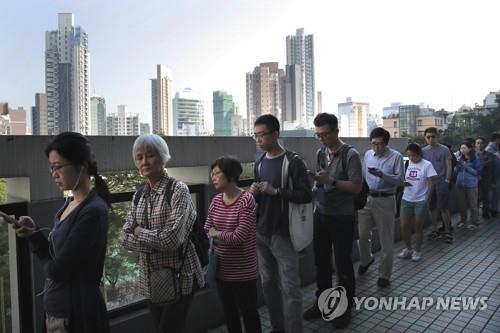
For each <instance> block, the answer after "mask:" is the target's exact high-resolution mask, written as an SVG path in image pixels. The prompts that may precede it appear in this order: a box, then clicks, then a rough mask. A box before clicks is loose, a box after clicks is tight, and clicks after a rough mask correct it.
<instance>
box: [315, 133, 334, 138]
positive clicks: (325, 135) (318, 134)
mask: <svg viewBox="0 0 500 333" xmlns="http://www.w3.org/2000/svg"><path fill="white" fill-rule="evenodd" d="M332 133H333V131H328V132H323V133H314V137H315V138H316V139H318V140H319V139H326V138H327V137H328V136H330V134H332Z"/></svg>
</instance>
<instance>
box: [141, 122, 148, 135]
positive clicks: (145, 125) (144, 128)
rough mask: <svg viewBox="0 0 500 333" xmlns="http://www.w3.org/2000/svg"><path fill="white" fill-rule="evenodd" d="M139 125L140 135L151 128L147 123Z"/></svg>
mask: <svg viewBox="0 0 500 333" xmlns="http://www.w3.org/2000/svg"><path fill="white" fill-rule="evenodd" d="M139 126H140V128H141V135H143V134H150V133H151V128H150V127H149V124H148V123H140V124H139Z"/></svg>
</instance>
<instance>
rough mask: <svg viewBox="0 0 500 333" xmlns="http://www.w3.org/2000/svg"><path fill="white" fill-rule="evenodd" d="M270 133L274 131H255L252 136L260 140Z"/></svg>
mask: <svg viewBox="0 0 500 333" xmlns="http://www.w3.org/2000/svg"><path fill="white" fill-rule="evenodd" d="M269 134H272V133H271V132H266V133H254V134H253V136H252V137H253V139H254V140H255V141H257V140H259V139H264V137H265V136H266V135H269Z"/></svg>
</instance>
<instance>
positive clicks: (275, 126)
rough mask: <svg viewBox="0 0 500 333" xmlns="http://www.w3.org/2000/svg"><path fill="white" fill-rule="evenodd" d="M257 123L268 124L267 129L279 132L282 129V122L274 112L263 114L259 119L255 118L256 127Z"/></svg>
mask: <svg viewBox="0 0 500 333" xmlns="http://www.w3.org/2000/svg"><path fill="white" fill-rule="evenodd" d="M257 125H266V127H267V129H268V130H269V131H270V132H271V133H274V132H279V131H280V122H279V120H278V118H276V117H275V116H273V115H272V114H263V115H262V116H260V117H259V118H257V120H255V123H254V127H255V126H257Z"/></svg>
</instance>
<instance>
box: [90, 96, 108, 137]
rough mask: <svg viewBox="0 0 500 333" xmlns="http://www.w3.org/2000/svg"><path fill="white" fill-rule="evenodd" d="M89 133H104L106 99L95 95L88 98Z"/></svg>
mask: <svg viewBox="0 0 500 333" xmlns="http://www.w3.org/2000/svg"><path fill="white" fill-rule="evenodd" d="M90 135H106V100H105V99H104V97H100V96H97V95H93V96H92V97H91V98H90Z"/></svg>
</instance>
